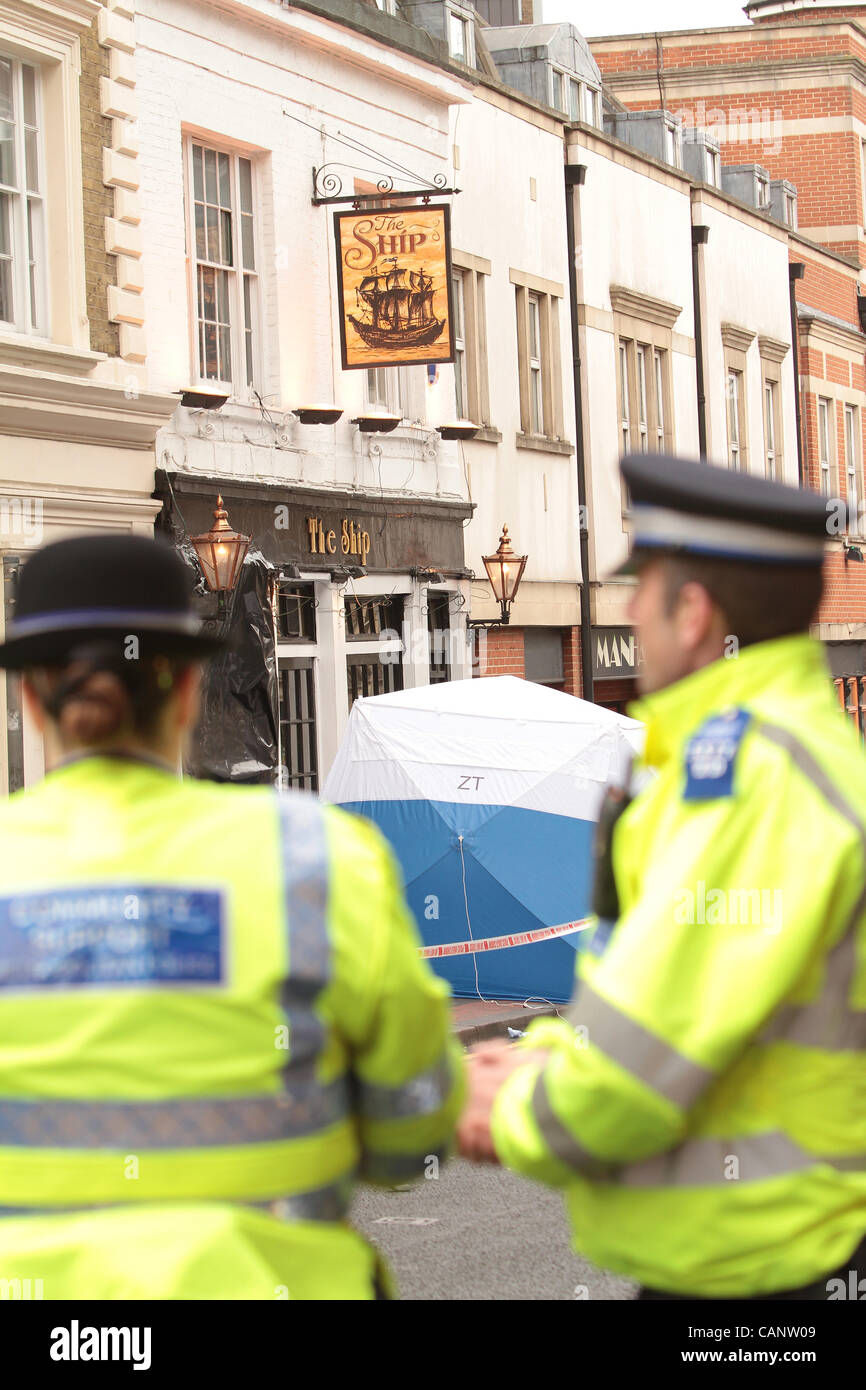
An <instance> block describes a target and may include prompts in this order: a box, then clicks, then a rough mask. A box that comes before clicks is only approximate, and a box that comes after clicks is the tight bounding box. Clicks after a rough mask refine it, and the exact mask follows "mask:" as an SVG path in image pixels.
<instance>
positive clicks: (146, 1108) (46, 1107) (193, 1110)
mask: <svg viewBox="0 0 866 1390" xmlns="http://www.w3.org/2000/svg"><path fill="white" fill-rule="evenodd" d="M287 1078H288V1089H285V1090H283V1091H278V1092H276V1093H275V1094H274V1095H268V1096H241V1097H231V1098H225V1099H224V1098H222V1097H207V1098H196V1099H193V1100H155V1101H97V1100H38V1101H34V1100H5V1099H3V1100H0V1147H2V1146H4V1145H7V1146H10V1147H23V1148H49V1149H115V1150H120V1151H121V1152H122V1153H129V1152H136V1151H138V1150H142V1149H197V1148H208V1147H211V1146H231V1145H235V1144H264V1143H272V1142H274V1141H278V1140H284V1139H298V1138H301V1137H303V1136H304V1135H309V1134H313V1133H316V1132H317V1131H318V1130H320V1129H324V1128H325V1127H326V1126H328V1125H332V1124H336V1123H337V1121H339V1120H340V1119H342V1118H343V1117H344V1116H345V1115H346V1114H347V1112H348V1095H347V1092H348V1086H347V1082H346V1079H345V1078H341V1079H339V1080H338V1081H334V1082H331V1083H330V1084H329V1085H327V1086H323V1085H322V1083H321V1082H319V1081H317V1080H316V1077H315V1075H314V1074H313V1071H312V1068H310V1069H308V1070H307V1071H306V1073H304V1071H300V1070H297V1069H290V1070H289V1071H288V1072H287Z"/></svg>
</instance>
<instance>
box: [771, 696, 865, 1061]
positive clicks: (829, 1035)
mask: <svg viewBox="0 0 866 1390" xmlns="http://www.w3.org/2000/svg"><path fill="white" fill-rule="evenodd" d="M755 727H756V730H757V732H758V733H761V734H763V735H764V737H765V738H766V739H768V740H769V741H770V742H771V743H775V744H776V745H777V746H778V747H780V748H784V749H785V751H786V752H787V753H788V754H789V755H790V757H791V758H792V760H793V762H794V764H795V765H796V766H797V767H798V768H799V770H800V772H802V774H803V776H804V777H807V778H808V779H809V781H810V782H811V783H812V785H813V786H814V787H815V788H816V789H817V791H818V792H819V793H820V794H821V796H823V798H824V800H825V801H826V802H827V803H828V804H829V805H830V806H832V807H833V809H834V810H835V811H838V813H839V815H840V816H842V817H843V818H844V819H845V820H846V821H847V822H848V824H849V825H850V826H852V827H853V828H854V830H856V832H857V835H858V837H859V839H860V843H861V845H862V847H863V857H864V866H866V825H864V823H863V820H862V819H861V817H860V816H858V814H857V812H856V811H855V810H854V808H853V807H852V806H851V805H850V803H849V802H848V801H847V799H846V798H845V796H844V795H843V794H842V792H840V791H839V789H838V787H837V786H836V785H835V784H834V783H833V782H832V781H831V780H830V778H829V777H828V776H827V773H826V772H825V771H824V769H823V768H822V767H821V766H820V764H819V763H818V762H816V760H815V758H814V757H813V756H812V754H811V753H810V752H809V750H808V748H806V747H804V745H803V744H802V743H801V742H800V740H799V739H798V738H796V737H795V735H794V734H792V733H791V732H790V730H789V729H784V728H782V727H780V726H778V725H776V724H764V723H761V724H757V725H756V726H755ZM864 912H866V877H864V885H863V890H862V892H861V893H860V896H859V897H858V899H857V902H856V903H855V904H854V907H853V909H852V912H851V917H850V920H849V921H848V923H847V925H846V927H845V930H844V932H843V933H842V936H841V937H840V939H839V941H838V942H837V943H836V945H835V946H833V948H832V949H831V950H830V951H828V953H827V956H826V959H825V962H824V966H825V971H826V974H825V979H824V985H823V988H822V990H821V993H820V994H819V995H818V998H817V999H813V1000H812V1001H810V1002H809V1003H806V1004H786V1005H783V1006H782V1007H781V1008H780V1009H778V1010H777V1012H776V1013H775V1014H774V1015H773V1017H772V1019H771V1020H770V1022H769V1024H768V1025H767V1027H766V1028H765V1030H764V1031H763V1033H762V1034H761V1035H760V1037H759V1039H758V1041H759V1042H776V1041H779V1040H785V1041H786V1042H795V1043H801V1044H802V1045H804V1046H806V1047H820V1048H823V1049H825V1050H827V1051H831V1052H861V1051H866V1009H852V1008H851V1006H850V1003H849V996H850V990H851V984H852V981H853V979H854V969H855V965H856V942H857V936H856V932H857V925H858V923H859V922H861V921H862V919H863V915H864Z"/></svg>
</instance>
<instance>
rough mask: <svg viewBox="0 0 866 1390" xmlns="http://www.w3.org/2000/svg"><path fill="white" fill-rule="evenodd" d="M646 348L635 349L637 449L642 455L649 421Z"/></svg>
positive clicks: (646, 446)
mask: <svg viewBox="0 0 866 1390" xmlns="http://www.w3.org/2000/svg"><path fill="white" fill-rule="evenodd" d="M646 352H647V350H646V348H645V347H643V346H640V347H639V348H638V349H637V428H638V448H639V449H640V451H641V453H642V454H645V453H647V452H648V451H649V420H648V418H647V391H646Z"/></svg>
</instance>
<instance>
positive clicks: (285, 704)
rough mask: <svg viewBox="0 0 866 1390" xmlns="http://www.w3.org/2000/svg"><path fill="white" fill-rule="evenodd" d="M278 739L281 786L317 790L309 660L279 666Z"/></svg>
mask: <svg viewBox="0 0 866 1390" xmlns="http://www.w3.org/2000/svg"><path fill="white" fill-rule="evenodd" d="M280 739H281V743H282V751H283V767H284V768H285V769H286V771H285V773H284V775H283V785H284V786H289V787H296V788H298V789H300V790H301V791H308V792H315V791H318V789H319V766H318V756H317V751H316V687H315V667H314V662H313V660H312V658H307V659H305V658H303V657H297V658H292V659H291V660H289V661H286V662H283V663H281V665H280Z"/></svg>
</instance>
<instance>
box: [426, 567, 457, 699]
mask: <svg viewBox="0 0 866 1390" xmlns="http://www.w3.org/2000/svg"><path fill="white" fill-rule="evenodd" d="M427 635H428V639H429V646H430V684H431V685H439V684H440V682H441V681H450V679H451V662H450V661H449V650H448V644H449V639H450V636H451V608H450V603H449V596H448V594H434V593H433V592H432V591H430V590H428V592H427Z"/></svg>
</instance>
